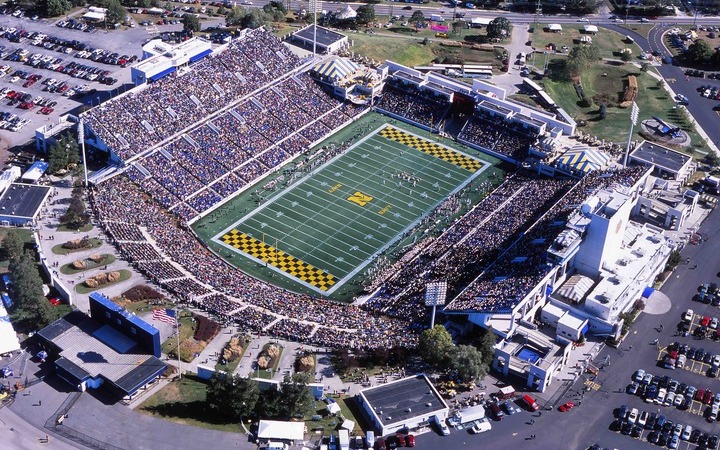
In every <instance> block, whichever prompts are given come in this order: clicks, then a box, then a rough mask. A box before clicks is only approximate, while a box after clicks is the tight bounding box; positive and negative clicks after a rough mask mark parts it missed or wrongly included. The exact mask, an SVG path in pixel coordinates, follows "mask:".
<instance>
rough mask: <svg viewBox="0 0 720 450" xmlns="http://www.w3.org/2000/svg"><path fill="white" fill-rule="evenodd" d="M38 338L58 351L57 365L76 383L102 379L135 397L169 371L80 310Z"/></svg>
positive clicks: (131, 343)
mask: <svg viewBox="0 0 720 450" xmlns="http://www.w3.org/2000/svg"><path fill="white" fill-rule="evenodd" d="M38 335H39V336H40V337H41V338H42V339H44V340H45V341H47V342H50V343H52V344H53V345H54V346H55V347H56V348H57V349H58V353H59V356H60V358H58V359H57V361H55V364H56V366H57V367H58V368H59V369H61V370H62V371H63V373H64V374H65V375H66V376H68V375H69V376H70V377H72V378H73V379H72V380H67V381H70V382H73V383H82V382H87V383H88V384H95V385H99V384H100V383H98V379H99V378H102V379H103V380H105V381H107V382H109V383H110V384H111V385H112V386H114V387H116V388H117V389H119V390H120V391H121V392H122V393H123V394H124V395H128V396H132V395H133V394H134V393H135V392H137V391H138V390H139V389H140V388H141V387H142V386H144V385H145V384H147V383H149V382H150V381H152V380H153V379H154V378H156V377H157V376H159V375H160V374H162V373H163V372H164V371H165V369H166V368H167V365H166V364H165V363H164V362H162V361H160V360H159V359H158V358H156V357H154V356H152V355H149V354H146V353H141V352H135V351H134V350H135V349H136V348H137V347H138V345H137V343H136V342H135V341H133V340H132V339H131V338H130V337H128V336H126V335H124V334H122V333H120V332H119V331H117V330H115V329H114V328H112V327H111V326H109V325H103V324H100V323H98V322H96V321H95V320H93V319H92V318H90V317H89V316H87V315H86V314H84V313H82V312H80V311H73V312H71V313H70V314H68V315H66V316H64V317H62V318H60V319H58V320H56V321H55V322H53V323H51V324H50V325H48V326H47V327H45V328H43V329H42V330H40V331H39V332H38Z"/></svg>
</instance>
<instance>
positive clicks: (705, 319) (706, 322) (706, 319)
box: [700, 316, 710, 327]
mask: <svg viewBox="0 0 720 450" xmlns="http://www.w3.org/2000/svg"><path fill="white" fill-rule="evenodd" d="M700 325H702V326H704V327H706V326H708V325H710V317H708V316H705V317H703V318H702V321H700Z"/></svg>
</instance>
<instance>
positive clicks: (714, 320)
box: [710, 317, 718, 330]
mask: <svg viewBox="0 0 720 450" xmlns="http://www.w3.org/2000/svg"><path fill="white" fill-rule="evenodd" d="M717 327H718V318H717V317H713V318H712V320H711V321H710V328H712V329H713V330H717Z"/></svg>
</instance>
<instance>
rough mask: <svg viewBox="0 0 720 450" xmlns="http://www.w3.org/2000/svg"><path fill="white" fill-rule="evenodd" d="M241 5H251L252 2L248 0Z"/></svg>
mask: <svg viewBox="0 0 720 450" xmlns="http://www.w3.org/2000/svg"><path fill="white" fill-rule="evenodd" d="M242 4H243V5H252V2H251V1H248V0H245V1H244V2H242Z"/></svg>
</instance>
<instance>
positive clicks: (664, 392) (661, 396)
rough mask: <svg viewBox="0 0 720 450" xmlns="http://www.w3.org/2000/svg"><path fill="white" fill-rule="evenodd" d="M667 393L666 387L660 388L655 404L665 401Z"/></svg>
mask: <svg viewBox="0 0 720 450" xmlns="http://www.w3.org/2000/svg"><path fill="white" fill-rule="evenodd" d="M666 395H667V389H665V388H660V390H659V391H658V395H657V397H655V404H656V405H662V404H663V403H665V396H666Z"/></svg>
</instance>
